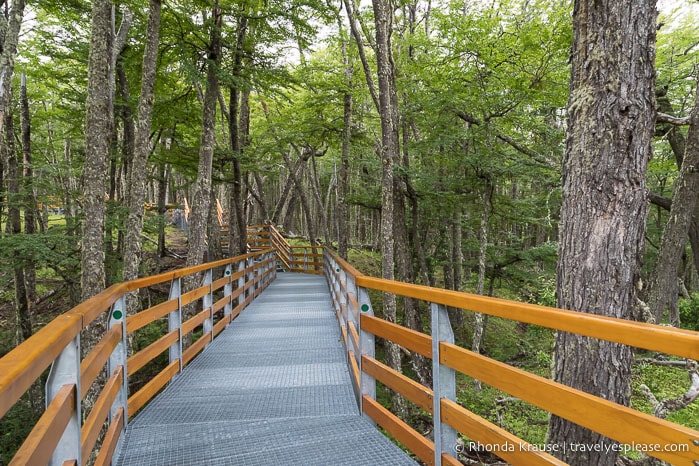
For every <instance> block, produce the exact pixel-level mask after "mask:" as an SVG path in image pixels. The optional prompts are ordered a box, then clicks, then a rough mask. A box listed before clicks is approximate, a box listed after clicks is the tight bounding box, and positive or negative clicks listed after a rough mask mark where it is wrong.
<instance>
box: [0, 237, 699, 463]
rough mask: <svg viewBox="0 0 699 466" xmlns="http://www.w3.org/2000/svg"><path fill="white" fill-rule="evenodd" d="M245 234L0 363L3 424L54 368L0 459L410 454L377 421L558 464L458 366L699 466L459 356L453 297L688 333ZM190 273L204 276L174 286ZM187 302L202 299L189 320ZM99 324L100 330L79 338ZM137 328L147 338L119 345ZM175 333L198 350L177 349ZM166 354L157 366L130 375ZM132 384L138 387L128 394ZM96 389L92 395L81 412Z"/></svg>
mask: <svg viewBox="0 0 699 466" xmlns="http://www.w3.org/2000/svg"><path fill="white" fill-rule="evenodd" d="M251 230H252V231H251V236H250V237H249V238H248V240H249V241H248V242H249V244H250V247H251V248H252V249H254V250H255V251H254V252H250V253H248V254H243V255H240V256H236V257H231V258H227V259H223V260H220V261H215V262H210V263H206V264H200V265H197V266H193V267H187V268H184V269H178V270H174V271H169V272H166V273H163V274H160V275H154V276H149V277H143V278H139V279H137V280H132V281H130V282H124V283H117V284H114V285H112V286H110V287H109V288H107V289H106V290H104V291H102V292H101V293H99V294H97V295H96V296H94V297H92V298H90V299H89V300H87V301H84V302H82V303H80V304H79V305H78V306H76V307H74V308H73V309H70V310H68V311H67V312H65V313H63V314H61V315H60V316H59V317H57V318H56V319H54V320H53V321H51V322H49V323H48V324H47V325H45V326H44V327H43V328H42V329H41V330H39V331H38V332H37V333H36V334H35V335H34V336H32V337H31V338H30V339H28V340H27V341H25V342H24V343H22V344H21V345H19V346H18V347H17V348H15V349H13V350H12V351H10V352H9V353H8V354H6V355H5V356H3V357H2V358H0V419H2V418H3V417H4V416H5V415H6V414H8V413H9V414H13V413H10V410H11V409H13V408H14V407H16V406H17V405H19V404H23V403H24V404H26V401H25V400H24V399H23V398H22V396H23V394H25V393H27V392H28V391H29V390H30V389H31V387H32V385H34V384H35V383H37V382H39V381H41V380H42V379H43V377H44V376H43V374H45V372H46V370H47V369H48V368H49V367H50V368H51V369H50V371H49V375H48V377H47V378H46V383H45V388H46V409H45V410H44V412H43V414H42V415H41V417H40V418H39V420H38V421H37V422H36V423H35V424H34V426H33V428H32V430H31V433H29V434H28V435H27V436H26V437H25V439H24V443H23V444H22V446H21V447H20V448H19V450H17V452H16V453H15V454H14V457H13V458H12V459H11V460H10V462H9V466H21V465H26V464H29V465H35V464H36V465H42V464H52V465H62V466H82V465H85V464H93V462H92V458H94V457H95V456H96V459H95V460H94V465H95V466H108V465H124V466H126V465H139V466H141V465H145V466H155V465H167V466H170V465H223V464H226V465H255V464H260V465H262V464H264V465H267V464H282V465H297V464H298V465H309V464H310V465H343V464H345V465H372V466H373V465H384V464H385V465H402V464H415V462H414V461H413V460H412V459H411V458H410V457H408V456H407V455H406V454H404V453H403V452H402V451H401V450H400V449H399V448H398V447H396V446H395V445H394V444H393V443H391V442H390V441H389V440H388V439H387V438H386V437H384V436H383V434H382V433H381V432H382V431H381V430H379V429H377V428H376V427H375V426H374V425H373V422H375V423H376V424H377V425H379V426H381V428H382V430H383V431H385V432H386V433H388V434H390V436H391V437H392V438H395V439H398V441H399V442H400V443H401V445H403V446H404V447H405V448H407V449H408V450H409V451H410V452H411V453H412V454H413V455H414V457H416V458H419V460H420V461H421V462H422V463H424V464H426V465H435V466H436V465H441V466H444V465H448V466H460V465H461V464H462V463H461V461H460V460H461V459H462V457H461V456H462V455H461V452H460V451H459V443H458V442H459V436H461V437H462V438H468V439H470V440H472V441H476V442H480V443H481V444H483V445H493V446H494V448H497V450H496V451H497V454H498V456H499V457H500V458H501V459H502V460H503V461H505V462H507V463H508V464H514V465H526V466H530V465H563V464H565V463H564V462H563V461H562V460H561V459H558V458H555V457H553V456H552V455H551V454H550V453H549V452H548V451H547V449H544V448H541V446H537V445H532V444H529V443H527V440H526V439H525V438H520V437H518V436H517V435H516V434H515V433H513V432H510V431H508V430H506V429H505V428H503V427H502V426H498V425H496V424H493V423H492V422H490V421H489V420H487V419H484V418H483V417H481V416H479V415H478V414H477V413H474V412H471V411H470V410H468V409H467V408H466V407H465V406H463V405H461V404H460V403H459V400H458V398H457V377H458V376H459V375H458V374H463V375H466V376H468V377H472V378H475V379H478V380H480V381H481V382H483V383H484V384H487V385H489V386H491V387H494V388H496V389H499V390H502V391H503V392H504V393H507V394H509V396H513V397H516V398H519V399H521V400H522V401H525V402H527V403H530V404H532V405H534V406H537V407H539V408H541V409H543V410H545V411H547V412H549V413H551V414H552V415H556V416H559V417H562V418H564V419H567V420H569V421H571V422H574V423H576V424H578V425H581V426H584V427H587V428H589V429H591V430H593V431H595V432H597V433H598V434H600V435H603V436H606V437H608V438H611V439H614V440H615V441H617V442H619V443H620V444H622V445H627V446H630V445H636V446H647V447H653V449H652V450H647V449H646V451H647V452H649V454H651V455H652V456H653V457H656V458H658V459H661V460H663V461H665V462H667V463H669V464H673V465H688V466H690V465H697V464H699V431H697V430H694V429H692V428H690V427H686V426H683V425H680V424H676V423H673V422H670V421H668V420H665V419H660V418H657V417H655V416H653V415H651V414H648V413H644V412H640V411H637V410H635V409H633V408H631V407H627V406H622V405H619V404H615V403H612V402H611V401H609V400H607V399H605V398H602V397H599V396H594V395H592V394H588V393H585V392H582V391H580V390H578V389H576V388H573V387H569V386H566V385H564V384H561V383H559V382H556V381H554V380H549V379H547V378H544V377H540V376H538V375H536V374H533V373H530V372H528V371H526V370H523V369H521V368H518V367H514V366H511V365H509V364H506V363H503V362H501V361H497V360H494V359H491V358H489V357H487V356H486V355H481V354H478V353H474V352H472V351H469V350H467V349H466V348H463V347H461V346H459V345H458V344H456V343H455V339H454V332H453V330H452V328H451V324H450V322H449V313H448V312H447V309H448V307H452V308H456V309H461V310H462V311H463V312H480V313H483V314H487V315H490V316H494V317H499V318H504V319H509V320H513V321H517V322H521V323H525V324H528V325H536V326H541V327H545V328H549V329H552V330H557V331H563V332H571V333H575V334H577V335H580V336H584V337H588V338H595V339H599V340H605V341H611V342H616V343H619V344H623V345H628V346H631V347H633V348H642V349H645V350H648V351H653V352H658V353H661V354H665V355H668V356H670V357H672V356H675V357H680V358H685V359H688V360H690V361H691V360H699V332H695V331H690V330H682V329H676V328H671V327H666V326H660V325H651V324H644V323H640V322H633V321H627V320H623V319H614V318H610V317H604V316H598V315H594V314H588V313H584V312H578V311H570V310H562V309H555V308H549V307H543V306H537V305H533V304H526V303H518V302H514V301H506V300H502V299H494V298H488V297H484V296H479V295H472V294H468V293H462V292H456V291H449V290H442V289H438V288H434V287H427V286H422V285H415V284H409V283H401V282H397V281H393V280H385V279H380V278H373V277H370V276H366V275H363V274H362V273H361V272H359V271H358V270H356V269H355V268H354V267H352V265H351V264H349V263H348V262H346V261H344V260H342V259H341V258H339V257H337V255H335V253H334V252H333V251H332V250H331V249H328V248H319V247H311V246H290V245H289V244H288V243H287V242H286V241H285V240H284V238H283V237H282V236H281V235H280V234H279V232H278V231H276V229H275V228H274V227H273V226H256V227H254V228H251ZM280 267H283V268H284V269H286V270H289V271H291V272H302V273H299V274H297V273H276V271H277V270H278V269H279V268H280ZM188 277H191V278H192V279H194V280H193V281H194V282H197V283H199V285H198V286H196V287H195V288H193V289H190V290H185V287H184V286H183V282H186V280H187V279H188ZM155 286H157V287H158V289H159V290H160V291H159V293H158V294H159V295H161V294H162V293H161V291H162V290H163V289H164V288H166V287H169V293H168V297H167V298H166V299H165V300H164V301H163V300H161V299H160V296H159V298H158V299H157V300H155V302H154V303H149V304H151V305H150V307H148V308H146V309H143V310H141V311H140V312H137V313H133V314H130V315H127V313H126V312H124V311H125V310H126V309H127V306H126V297H127V294H128V293H130V292H134V291H138V290H149V289H150V288H152V287H155ZM372 292H373V293H388V294H392V295H393V296H395V297H396V298H398V299H400V298H411V299H415V300H418V301H420V302H422V306H424V307H423V309H429V316H427V315H425V316H424V317H425V320H426V321H425V322H424V324H425V325H424V329H422V328H419V329H417V330H415V329H409V328H405V327H403V326H402V325H400V324H397V323H394V322H389V321H386V320H384V319H382V318H381V317H380V316H375V315H374V311H373V305H372V297H371V295H372ZM189 305H195V306H196V307H197V309H199V311H198V312H197V313H195V315H185V316H184V317H185V318H186V320H183V310H184V309H185V308H186V306H189ZM99 319H105V320H107V321H108V325H107V330H106V331H104V333H103V335H102V337H101V339H100V340H99V341H98V342H94V343H90V344H88V345H85V346H83V343H82V340H81V334H82V333H83V330H85V329H89V330H90V331H92V330H93V329H94V326H92V327H90V326H91V325H92V323H93V322H99ZM338 321H339V325H338ZM164 324H167V326H165V325H164ZM142 331H143V332H148V333H147V336H148V341H152V342H151V343H149V344H148V345H147V346H145V347H143V348H135V347H130V346H129V345H128V339H129V338H137V337H138V336H139V335H141V333H140V332H142ZM154 338H155V340H154V341H153V339H154ZM183 339H187V340H191V341H192V344H191V345H190V346H188V347H187V348H184V349H183V348H182V345H181V341H182V340H183ZM377 339H382V340H384V341H390V342H393V343H395V344H397V345H399V346H400V347H402V348H403V349H405V350H408V351H411V352H414V353H416V354H419V355H421V356H422V357H424V358H427V359H429V360H431V362H432V380H431V381H430V383H428V385H423V384H422V383H421V382H419V381H417V380H415V379H414V378H411V377H410V374H403V373H401V372H399V371H396V370H394V369H392V368H391V367H389V366H387V365H385V364H384V363H383V362H382V361H381V358H379V359H377V358H376V356H375V351H376V340H377ZM90 345H92V346H90ZM81 354H84V356H82V357H81ZM165 356H168V361H169V362H168V364H167V365H166V366H165V367H164V368H163V369H162V370H161V371H160V372H159V373H158V374H156V375H153V374H148V375H144V373H143V372H139V371H141V370H142V369H143V368H144V367H146V365H147V364H148V363H149V362H150V361H152V360H154V359H155V358H164V357H165ZM691 367H693V366H691ZM691 367H690V365H689V364H688V369H690V368H691ZM105 370H106V373H107V374H108V377H107V379H106V380H104V381H102V380H98V379H99V374H100V373H103V372H104V371H105ZM692 370H694V369H692ZM692 374H693V375H692V377H695V376H696V372H692ZM135 378H139V380H141V381H145V384H144V385H142V386H141V387H140V388H139V389H138V390H135V391H130V390H129V386H130V385H132V384H131V382H133V381H134V380H135ZM692 380H695V379H692ZM377 382H378V383H381V384H382V385H383V386H385V387H388V388H389V389H390V390H392V391H393V392H395V393H398V394H400V395H401V396H402V397H404V398H405V399H406V400H408V401H410V402H411V403H413V404H414V405H416V406H418V407H420V408H421V409H422V410H424V413H426V415H427V416H429V417H430V418H431V421H432V426H431V427H432V428H431V429H429V432H430V435H429V436H427V435H426V434H425V433H424V431H425V429H424V427H423V426H424V424H421V427H420V428H419V430H418V429H417V428H416V427H414V426H411V425H410V424H409V423H406V422H404V421H403V420H402V419H401V418H400V417H398V416H397V415H396V414H394V413H392V412H391V411H390V410H389V409H388V408H386V407H384V406H382V405H381V403H379V401H378V400H377V399H376V385H377ZM90 387H96V388H97V389H99V395H98V396H97V399H96V400H95V401H94V403H90V404H91V406H90V407H88V406H87V403H85V402H84V399H85V397H86V396H87V395H88V393H89V389H90ZM354 387H359V390H358V391H359V394H357V393H355V391H354V389H353V388H354ZM357 400H358V401H359V403H360V405H361V410H360V409H359V408H358V405H357ZM360 412H361V413H363V414H362V415H360V414H359V413H360ZM369 419H371V420H373V422H372V421H370V420H369ZM3 420H4V419H3ZM105 431H106V434H105V435H104V437H103V441H102V442H101V444H99V445H98V443H97V440H98V438H99V437H100V432H105ZM592 446H593V445H590V447H592ZM564 448H565V446H564ZM595 448H596V444H595ZM2 461H3V459H0V462H2ZM583 462H584V461H583ZM574 464H582V463H581V462H580V461H579V459H576V461H575V462H574Z"/></svg>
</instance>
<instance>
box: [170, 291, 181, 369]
mask: <svg viewBox="0 0 699 466" xmlns="http://www.w3.org/2000/svg"><path fill="white" fill-rule="evenodd" d="M169 299H170V300H173V299H176V300H177V309H175V310H174V311H172V312H171V313H169V314H168V316H167V331H168V333H169V332H175V331H177V333H178V335H177V341H176V342H175V343H173V344H172V345H171V346H170V356H169V357H170V359H169V361H170V364H172V363H173V362H175V361H179V363H180V368H179V370H178V372H182V279H181V278H175V279H174V280H172V283H170V296H169Z"/></svg>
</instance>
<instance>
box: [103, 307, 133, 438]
mask: <svg viewBox="0 0 699 466" xmlns="http://www.w3.org/2000/svg"><path fill="white" fill-rule="evenodd" d="M125 309H126V296H122V297H120V298H119V299H118V300H117V301H116V302H115V303H114V305H113V306H112V309H111V312H110V314H109V325H108V328H110V329H111V328H112V327H116V326H117V325H118V326H121V340H120V341H119V343H118V344H117V345H116V348H114V351H112V354H111V355H110V356H109V360H108V361H107V374H109V375H111V374H112V373H113V372H114V370H116V368H117V367H119V366H121V368H122V369H121V370H122V376H123V378H122V382H121V387H120V388H119V393H117V396H116V399H115V400H114V403H113V404H112V407H111V409H110V410H109V423H110V424H111V422H112V419H113V418H114V416H116V414H117V411H118V410H119V409H123V410H124V411H123V420H124V421H123V422H124V427H123V430H122V432H124V431H126V426H127V424H128V421H129V412H128V406H129V405H128V398H129V379H128V367H127V365H126V360H127V358H128V351H127V349H128V346H127V337H128V335H127V334H126V316H125V315H124V310H125ZM122 439H123V437H121V436H120V437H119V441H118V443H119V444H121V442H122ZM117 448H118V446H117Z"/></svg>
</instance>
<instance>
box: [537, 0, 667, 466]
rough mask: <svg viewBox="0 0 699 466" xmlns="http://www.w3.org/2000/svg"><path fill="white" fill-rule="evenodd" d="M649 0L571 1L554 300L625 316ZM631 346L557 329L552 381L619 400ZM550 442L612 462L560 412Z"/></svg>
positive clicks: (635, 268)
mask: <svg viewBox="0 0 699 466" xmlns="http://www.w3.org/2000/svg"><path fill="white" fill-rule="evenodd" d="M656 14H657V13H656V9H655V2H654V1H652V0H651V1H650V2H647V1H640V0H622V1H618V2H598V1H596V0H576V1H575V5H574V12H573V28H574V42H573V50H572V75H571V92H570V97H569V101H568V124H567V128H568V129H567V138H566V151H565V157H564V160H563V177H562V183H563V187H562V206H561V221H560V238H559V258H558V264H557V274H558V282H557V293H558V306H559V307H561V308H563V309H571V310H575V311H581V312H588V313H593V314H598V315H605V316H612V317H618V318H623V319H630V318H632V317H633V314H634V311H633V310H634V306H635V302H636V301H635V300H636V285H637V283H638V280H639V275H640V271H641V261H642V259H643V251H644V233H645V221H646V214H647V205H646V168H647V163H648V159H649V156H650V154H651V139H652V136H653V129H654V123H655V92H654V91H655V71H654V62H655V30H656ZM631 358H632V351H631V348H629V347H626V346H624V345H619V344H617V343H610V342H605V341H599V340H594V339H591V338H587V337H582V336H579V335H574V334H569V333H565V332H559V333H558V334H557V336H556V343H555V356H554V364H553V378H554V380H556V381H557V382H560V383H563V384H565V385H568V386H570V387H573V388H576V389H579V390H583V391H586V392H589V393H591V394H593V395H597V396H600V397H602V398H605V399H607V400H610V401H612V402H615V403H619V404H622V405H628V404H629V401H630V395H631V393H630V376H631ZM548 442H549V443H551V444H559V445H563V444H565V445H570V444H587V445H596V446H599V445H601V446H602V447H603V448H600V450H601V451H584V452H582V451H579V450H578V451H573V450H572V449H570V448H567V449H565V451H564V452H562V453H559V455H560V458H561V459H562V460H563V461H566V462H567V463H570V464H573V465H590V464H594V465H599V466H604V465H608V466H612V465H614V463H615V462H616V459H617V453H615V452H610V453H605V452H607V451H610V450H611V449H612V445H615V444H616V442H614V441H613V440H611V439H608V438H606V437H603V436H601V435H600V434H597V433H594V432H592V431H589V430H587V429H585V428H583V427H580V426H578V425H576V424H574V423H572V422H569V421H566V420H564V419H562V418H560V417H557V416H552V417H551V420H550V423H549V438H548Z"/></svg>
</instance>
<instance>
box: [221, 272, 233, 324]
mask: <svg viewBox="0 0 699 466" xmlns="http://www.w3.org/2000/svg"><path fill="white" fill-rule="evenodd" d="M232 273H233V267H231V264H228V265H227V266H226V269H225V270H224V271H223V276H224V277H230V276H231V274H232ZM232 294H233V283H232V282H231V280H230V278H229V279H228V282H227V283H226V284H225V285H223V296H225V297H226V298H228V302H227V303H226V305H225V306H224V307H223V315H224V316H229V315H231V314H233V303H232V302H231V299H230V296H231V295H232Z"/></svg>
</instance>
